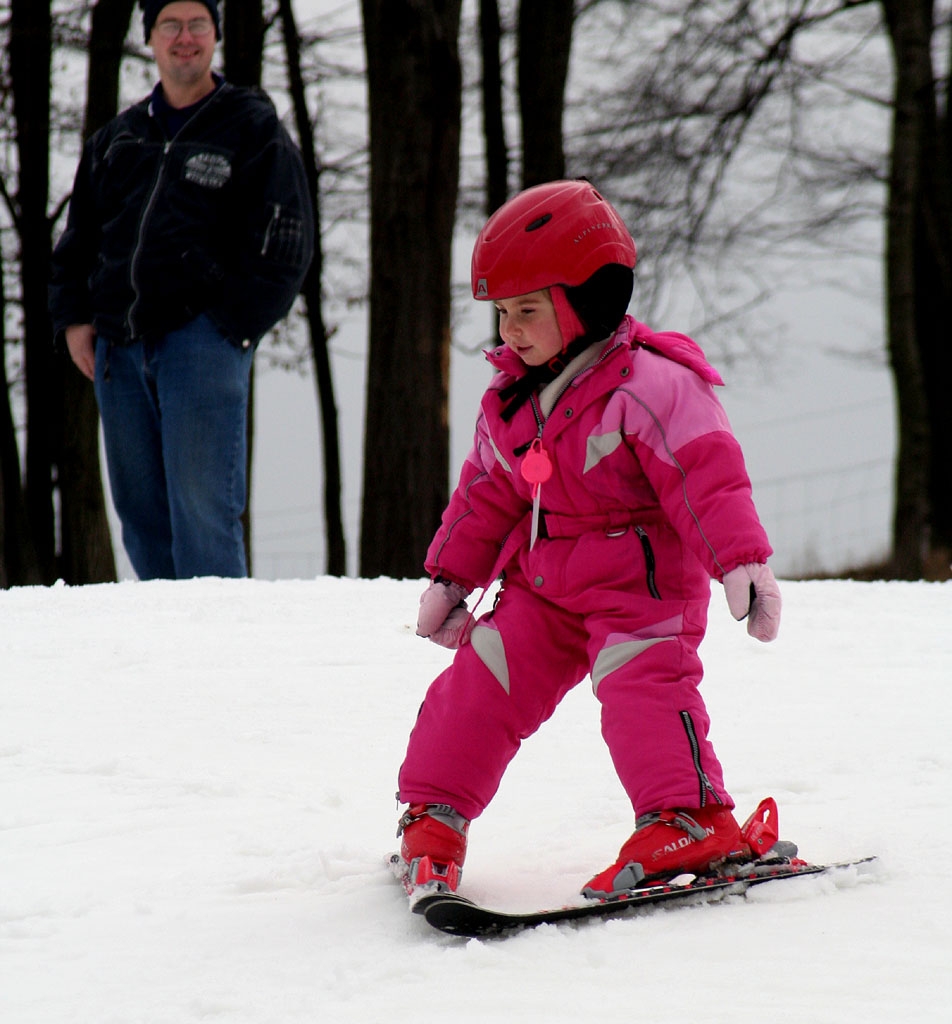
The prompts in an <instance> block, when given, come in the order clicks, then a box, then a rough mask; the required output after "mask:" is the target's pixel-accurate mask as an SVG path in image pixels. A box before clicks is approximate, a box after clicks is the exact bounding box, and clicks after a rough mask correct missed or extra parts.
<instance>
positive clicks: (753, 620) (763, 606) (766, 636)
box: [724, 562, 780, 643]
mask: <svg viewBox="0 0 952 1024" xmlns="http://www.w3.org/2000/svg"><path fill="white" fill-rule="evenodd" d="M724 594H725V595H726V597H727V607H728V608H730V610H731V615H733V616H734V618H735V619H737V620H738V621H740V620H741V619H743V618H744V616H747V632H748V633H750V635H751V636H752V637H754V639H756V640H762V641H763V642H764V643H769V642H770V641H771V640H776V638H777V633H779V632H780V588H779V587H778V586H777V581H776V580H775V579H774V574H773V573H772V572H771V571H770V566H769V565H763V564H762V563H759V562H751V563H750V565H739V566H738V567H737V568H736V569H731V571H730V572H729V573H726V574H725V576H724Z"/></svg>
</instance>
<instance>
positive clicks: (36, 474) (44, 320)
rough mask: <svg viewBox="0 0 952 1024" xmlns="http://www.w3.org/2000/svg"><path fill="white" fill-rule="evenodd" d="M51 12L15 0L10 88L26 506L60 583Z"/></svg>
mask: <svg viewBox="0 0 952 1024" xmlns="http://www.w3.org/2000/svg"><path fill="white" fill-rule="evenodd" d="M50 26H51V11H50V3H49V0H46V2H41V0H11V4H10V57H9V59H10V83H11V91H12V96H13V116H14V119H15V121H16V126H17V135H16V152H17V168H18V173H17V190H16V195H15V198H14V211H13V213H14V224H15V226H16V230H17V236H18V239H19V248H20V267H19V269H20V295H21V302H22V316H23V321H22V322H23V339H24V351H25V368H26V404H27V440H26V504H27V514H28V516H29V523H30V527H31V529H32V533H33V543H34V546H35V550H36V556H37V559H38V567H39V573H40V578H41V579H43V580H44V581H45V582H48V583H52V582H53V580H54V579H55V578H56V542H55V537H56V532H55V515H54V508H53V487H54V481H55V455H56V450H55V448H56V446H55V438H56V432H57V425H58V423H59V419H60V410H61V408H62V400H61V392H62V380H61V375H60V373H59V372H58V369H57V365H56V363H55V361H54V358H53V347H52V344H51V342H50V325H49V318H48V315H47V312H46V283H47V278H48V272H49V263H50V253H51V250H52V243H51V238H50V224H49V220H48V218H47V212H46V204H47V199H48V189H49V168H50V148H49V129H50V74H51V51H52V33H51V28H50Z"/></svg>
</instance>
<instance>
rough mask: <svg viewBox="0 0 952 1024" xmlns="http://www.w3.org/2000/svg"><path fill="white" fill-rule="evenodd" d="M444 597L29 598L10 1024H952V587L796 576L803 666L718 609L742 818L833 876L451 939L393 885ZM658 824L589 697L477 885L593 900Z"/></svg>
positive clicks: (523, 758)
mask: <svg viewBox="0 0 952 1024" xmlns="http://www.w3.org/2000/svg"><path fill="white" fill-rule="evenodd" d="M423 586H424V584H423V582H422V581H417V580H411V581H393V580H374V581H368V580H355V579H327V578H319V579H314V580H299V581H281V582H274V583H269V582H263V581H256V580H242V581H222V580H194V581H189V582H174V583H173V582H155V583H134V582H128V583H120V584H115V585H104V586H89V587H79V588H68V587H64V586H57V587H54V588H52V589H42V588H24V589H18V590H11V591H6V592H0V1020H2V1021H3V1022H4V1024H193V1022H207V1021H215V1022H223V1024H272V1022H273V1024H298V1022H301V1024H304V1022H308V1024H312V1022H318V1021H319V1022H329V1024H330V1022H333V1024H345V1022H355V1024H357V1022H359V1024H373V1022H377V1021H380V1022H383V1021H388V1022H389V1021H413V1022H414V1024H427V1022H443V1021H452V1022H454V1024H455V1022H462V1021H496V1022H499V1021H519V1022H523V1021H546V1022H550V1021H551V1022H561V1021H577V1020H596V1021H600V1022H615V1021H619V1022H621V1021H626V1022H627V1021H651V1022H652V1024H666V1022H671V1024H675V1022H677V1024H681V1022H684V1021H687V1020H693V1019H700V1020H705V1021H709V1022H725V1024H728V1022H729V1024H748V1022H749V1024H755V1022H756V1024H760V1022H762V1021H770V1022H771V1024H776V1022H787V1021H789V1022H797V1024H803V1022H812V1024H819V1022H830V1024H844V1022H863V1024H872V1022H883V1024H887V1022H888V1024H896V1022H898V1021H902V1022H920V1021H936V1022H938V1021H947V1020H949V1016H948V1014H949V1006H950V1005H952V982H950V977H952V971H950V964H952V913H950V909H952V877H950V876H952V862H950V859H949V857H948V854H947V851H948V850H949V848H950V846H952V813H950V805H949V792H950V785H952V747H950V745H949V727H950V713H949V711H950V705H952V696H950V689H949V687H950V682H952V627H950V624H952V584H949V583H943V584H925V583H922V584H904V583H853V582H843V581H830V582H811V583H806V582H797V583H792V582H785V583H782V589H783V595H784V601H785V605H784V621H783V625H782V627H781V635H780V639H779V640H778V641H777V642H776V643H774V644H771V645H769V646H765V645H761V644H758V643H756V642H755V641H753V640H751V639H750V638H749V637H747V635H746V633H745V632H744V627H743V626H742V625H739V624H737V623H735V622H734V621H733V620H732V619H731V618H730V616H729V614H728V612H727V609H726V605H725V602H724V597H723V593H722V591H721V587H720V586H719V585H715V586H714V587H713V593H712V615H711V619H712V621H711V628H710V632H709V634H708V638H707V640H706V641H705V644H704V646H703V648H702V654H703V656H704V659H705V664H706V670H707V672H706V678H705V681H704V693H705V697H706V699H707V702H708V707H709V709H710V711H711V714H712V717H713V722H714V731H713V736H714V740H715V742H716V744H717V747H718V751H719V754H720V756H721V759H722V761H723V762H724V765H725V770H726V774H727V781H728V785H729V786H730V788H731V789H732V792H733V794H734V796H735V798H736V800H737V801H738V805H739V813H740V814H741V815H742V816H743V815H746V813H747V812H748V811H749V810H752V809H753V807H754V806H755V804H756V802H757V801H758V800H759V799H760V798H761V797H762V796H766V795H771V796H774V797H775V798H776V799H777V801H778V802H779V805H780V823H781V832H782V835H783V836H784V837H785V838H788V839H793V840H795V841H796V842H797V843H798V844H799V846H800V850H801V853H802V854H803V855H804V856H806V857H807V858H809V859H810V860H814V861H826V860H834V859H846V858H851V857H859V856H863V855H866V854H878V855H879V857H880V867H879V870H878V872H877V873H876V874H875V875H874V877H873V878H872V880H871V881H860V880H853V879H851V877H850V876H849V875H847V876H845V877H843V878H839V879H838V880H837V881H836V882H834V881H832V880H831V879H829V878H805V879H798V880H795V881H792V882H783V883H779V884H777V885H765V886H761V887H759V888H757V889H755V890H752V892H751V893H750V894H749V895H748V896H747V897H746V898H744V897H732V898H729V899H728V900H726V901H724V902H722V903H718V904H715V905H711V906H701V907H690V908H684V909H667V910H666V909H663V908H661V909H656V910H647V911H645V912H640V913H636V914H634V915H632V916H629V917H626V918H622V919H618V920H611V921H603V922H598V921H596V922H592V923H586V924H581V925H560V926H546V927H543V928H540V929H537V930H533V931H528V932H522V933H518V934H515V935H512V936H510V937H507V938H502V939H490V940H465V939H459V938H452V937H449V936H445V935H441V934H440V933H438V932H436V931H433V930H432V929H430V928H428V927H427V925H426V924H425V922H424V921H422V920H421V919H420V918H419V917H416V916H413V915H411V914H410V913H408V911H407V905H406V899H405V897H404V895H403V893H402V891H401V889H400V888H399V886H398V885H397V884H396V883H395V882H394V880H393V878H392V875H391V874H390V871H389V869H388V868H387V866H386V864H385V858H386V855H387V853H388V852H390V851H391V850H392V849H394V848H395V847H396V840H395V837H394V831H395V821H396V818H397V813H398V810H397V803H396V801H395V798H394V790H395V788H396V773H397V768H398V766H399V764H400V761H401V758H402V755H403V752H404V749H405V744H406V738H407V734H408V732H409V730H410V728H411V727H412V725H413V720H414V717H415V715H416V712H417V708H418V706H419V704H420V701H421V700H422V698H423V695H424V692H425V689H426V687H427V685H428V683H429V682H430V680H431V678H432V677H433V676H434V675H435V674H436V673H437V672H438V671H439V670H440V669H441V668H442V667H443V666H444V665H445V664H447V663H448V661H449V659H450V657H451V655H450V654H449V652H446V651H443V650H442V649H440V648H437V647H434V646H433V645H432V644H429V643H427V642H426V641H424V640H421V639H420V638H418V637H416V636H415V635H414V632H413V622H414V620H415V615H416V608H417V600H418V596H419V593H420V591H421V590H422V588H423ZM631 824H632V822H631V809H630V807H629V806H628V804H627V801H626V799H625V796H624V794H623V793H622V792H621V789H620V787H619V785H618V783H617V781H616V779H615V777H614V774H613V772H612V769H611V765H610V763H609V759H608V756H607V753H606V751H605V748H604V746H603V744H602V742H601V739H600V736H599V725H598V705H597V703H596V701H595V700H594V698H593V697H592V694H591V691H590V688H589V686H588V684H587V682H585V683H582V684H581V685H580V686H579V687H578V688H577V689H576V690H575V691H574V692H573V693H572V694H570V695H569V697H568V698H567V699H566V700H565V702H564V703H563V705H562V706H561V707H560V708H559V710H558V711H557V713H556V715H555V716H554V717H553V719H552V720H551V721H550V722H549V723H548V724H547V725H546V726H544V727H543V729H542V730H541V731H540V732H539V733H538V734H537V735H536V736H535V737H533V738H532V739H530V740H529V741H528V742H526V743H525V744H524V746H523V749H522V751H521V752H520V754H519V756H518V757H517V759H516V760H515V762H514V763H513V765H512V767H511V769H510V771H509V773H508V775H507V776H506V778H505V779H504V781H503V785H502V788H501V790H500V792H499V794H498V796H497V798H496V800H495V801H494V802H493V804H492V805H491V806H490V808H489V809H488V810H487V811H486V813H485V814H484V815H483V816H482V817H481V818H480V819H478V820H477V821H476V822H475V823H474V824H473V826H472V832H471V841H470V856H469V860H468V862H467V865H466V871H465V874H464V879H463V891H464V892H466V893H468V894H470V895H471V896H472V897H473V898H475V899H477V900H480V901H487V902H490V903H492V904H493V905H496V906H500V907H503V908H509V909H532V908H533V907H536V906H541V905H548V904H552V903H560V902H563V901H565V900H568V899H571V898H572V896H573V894H574V893H576V892H577V890H578V888H579V886H580V885H581V884H583V883H584V882H585V881H586V880H587V878H588V877H589V876H590V874H592V873H594V872H595V871H596V870H599V869H601V868H602V867H604V866H605V865H606V864H607V863H609V862H610V860H611V859H612V858H613V857H614V855H615V853H616V851H617V848H618V847H619V845H620V844H621V842H622V841H623V840H624V839H625V838H626V837H627V835H628V834H629V832H630V830H631Z"/></svg>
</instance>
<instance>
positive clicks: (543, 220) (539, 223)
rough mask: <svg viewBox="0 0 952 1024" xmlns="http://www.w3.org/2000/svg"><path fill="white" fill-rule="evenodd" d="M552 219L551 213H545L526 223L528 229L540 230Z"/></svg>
mask: <svg viewBox="0 0 952 1024" xmlns="http://www.w3.org/2000/svg"><path fill="white" fill-rule="evenodd" d="M550 220H552V214H551V213H543V214H542V216H541V217H536V219H535V220H530V221H529V223H528V224H527V225H526V231H538V230H539V228H541V227H543V226H545V225H546V224H548V223H549V221H550Z"/></svg>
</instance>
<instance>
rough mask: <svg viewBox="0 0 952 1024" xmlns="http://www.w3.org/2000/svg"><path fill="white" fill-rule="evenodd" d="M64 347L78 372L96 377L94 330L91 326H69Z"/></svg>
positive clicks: (92, 377) (90, 377)
mask: <svg viewBox="0 0 952 1024" xmlns="http://www.w3.org/2000/svg"><path fill="white" fill-rule="evenodd" d="M65 333H66V347H67V348H68V349H69V354H70V358H71V359H72V360H73V362H74V363H75V364H76V366H77V367H78V368H79V372H80V373H81V374H82V375H83V376H84V377H88V378H89V379H90V380H94V379H95V377H96V328H95V327H93V325H92V324H71V325H70V326H69V327H67V328H66V331H65Z"/></svg>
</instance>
